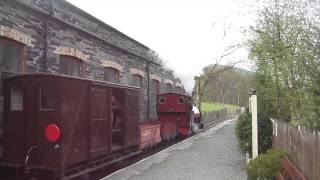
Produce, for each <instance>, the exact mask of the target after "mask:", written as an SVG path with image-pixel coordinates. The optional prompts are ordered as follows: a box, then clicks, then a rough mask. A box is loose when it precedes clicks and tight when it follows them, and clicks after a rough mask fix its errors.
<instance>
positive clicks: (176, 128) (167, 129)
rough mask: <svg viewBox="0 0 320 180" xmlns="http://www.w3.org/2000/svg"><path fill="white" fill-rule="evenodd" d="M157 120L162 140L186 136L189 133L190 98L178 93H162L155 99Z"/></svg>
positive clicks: (190, 121) (190, 119)
mask: <svg viewBox="0 0 320 180" xmlns="http://www.w3.org/2000/svg"><path fill="white" fill-rule="evenodd" d="M157 100H158V101H157V102H158V103H157V111H158V118H159V121H160V123H161V137H162V139H164V140H168V139H172V138H175V137H176V136H177V135H180V136H187V135H188V134H189V133H190V132H191V123H192V115H191V110H192V104H191V97H190V96H187V95H184V94H178V93H163V94H159V95H158V99H157Z"/></svg>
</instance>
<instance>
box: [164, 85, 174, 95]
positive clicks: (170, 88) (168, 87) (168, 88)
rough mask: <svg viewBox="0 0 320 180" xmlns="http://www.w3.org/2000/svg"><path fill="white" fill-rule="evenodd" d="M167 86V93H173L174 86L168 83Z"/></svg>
mask: <svg viewBox="0 0 320 180" xmlns="http://www.w3.org/2000/svg"><path fill="white" fill-rule="evenodd" d="M165 86H166V91H167V92H170V93H171V92H172V89H173V86H172V84H170V83H166V84H165Z"/></svg>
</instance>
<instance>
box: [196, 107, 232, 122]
mask: <svg viewBox="0 0 320 180" xmlns="http://www.w3.org/2000/svg"><path fill="white" fill-rule="evenodd" d="M227 115H228V111H227V108H223V109H222V110H220V111H211V112H202V113H201V116H202V117H201V118H202V121H203V123H204V125H208V124H212V123H215V122H219V121H220V120H222V119H224V118H226V116H227Z"/></svg>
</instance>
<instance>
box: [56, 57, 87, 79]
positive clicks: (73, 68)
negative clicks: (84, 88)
mask: <svg viewBox="0 0 320 180" xmlns="http://www.w3.org/2000/svg"><path fill="white" fill-rule="evenodd" d="M82 64H83V63H82V61H81V60H80V59H78V58H75V57H71V56H60V73H61V74H64V75H69V76H78V77H80V76H82Z"/></svg>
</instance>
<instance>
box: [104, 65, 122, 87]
mask: <svg viewBox="0 0 320 180" xmlns="http://www.w3.org/2000/svg"><path fill="white" fill-rule="evenodd" d="M107 70H112V71H114V72H115V76H116V79H115V82H114V81H109V80H107V79H106V71H107ZM103 80H104V81H106V82H111V83H116V84H118V83H119V82H120V71H119V70H118V69H116V68H113V67H103Z"/></svg>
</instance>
